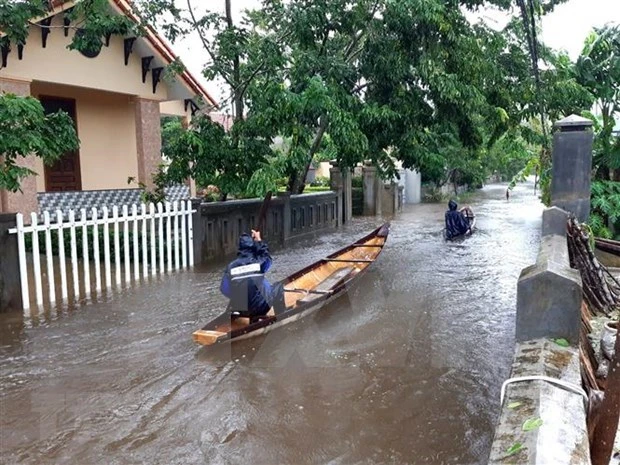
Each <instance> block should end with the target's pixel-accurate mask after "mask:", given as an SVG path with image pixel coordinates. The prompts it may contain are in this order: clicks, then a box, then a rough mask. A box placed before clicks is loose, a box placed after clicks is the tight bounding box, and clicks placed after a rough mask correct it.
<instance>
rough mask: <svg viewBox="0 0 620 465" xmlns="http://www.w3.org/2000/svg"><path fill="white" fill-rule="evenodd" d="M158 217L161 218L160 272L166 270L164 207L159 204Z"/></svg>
mask: <svg viewBox="0 0 620 465" xmlns="http://www.w3.org/2000/svg"><path fill="white" fill-rule="evenodd" d="M157 215H158V216H159V272H160V273H163V272H164V271H165V270H164V206H163V205H162V204H161V202H158V203H157Z"/></svg>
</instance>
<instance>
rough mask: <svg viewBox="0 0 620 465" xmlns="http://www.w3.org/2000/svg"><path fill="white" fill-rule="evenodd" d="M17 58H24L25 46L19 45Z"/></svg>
mask: <svg viewBox="0 0 620 465" xmlns="http://www.w3.org/2000/svg"><path fill="white" fill-rule="evenodd" d="M17 58H19V59H20V60H21V59H22V58H24V44H17Z"/></svg>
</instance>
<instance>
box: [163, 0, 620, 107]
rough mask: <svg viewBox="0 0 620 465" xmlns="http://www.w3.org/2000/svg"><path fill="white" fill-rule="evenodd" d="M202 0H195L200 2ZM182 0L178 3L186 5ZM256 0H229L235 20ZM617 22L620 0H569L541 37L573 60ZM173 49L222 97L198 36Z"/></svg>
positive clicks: (220, 4)
mask: <svg viewBox="0 0 620 465" xmlns="http://www.w3.org/2000/svg"><path fill="white" fill-rule="evenodd" d="M202 2H204V0H194V4H195V5H199V4H200V3H202ZM209 3H211V4H213V6H212V7H211V8H213V9H216V8H217V9H219V10H220V11H221V12H222V13H223V11H224V0H209ZM203 4H204V3H203ZM185 5H186V3H185V1H183V2H180V4H179V6H181V7H185ZM259 5H260V1H259V0H232V8H233V16H234V18H235V22H237V21H238V20H239V19H240V18H241V12H242V11H243V10H244V9H247V8H257V7H258V6H259ZM479 15H480V16H482V17H483V18H484V20H485V21H486V22H487V23H489V24H490V25H493V24H492V22H493V21H497V23H496V24H498V25H499V26H503V25H504V24H505V23H506V16H505V15H501V14H498V12H495V11H489V10H486V11H483V12H481V13H479ZM610 22H616V23H620V0H569V1H568V2H567V3H566V4H563V5H560V6H558V7H556V9H555V10H554V12H553V13H551V14H549V15H547V16H546V17H545V18H544V19H543V23H542V29H543V30H542V40H543V41H544V42H545V44H547V45H548V46H550V47H552V48H554V49H556V50H565V51H567V52H568V54H569V55H570V57H571V59H573V60H575V59H576V58H577V57H578V56H579V53H580V52H581V49H582V47H583V42H584V40H585V38H586V37H587V35H588V34H589V33H590V31H592V28H593V27H601V26H604V25H605V24H606V23H610ZM173 49H174V50H175V52H176V53H177V54H178V55H179V56H180V57H181V59H182V60H183V63H185V66H187V68H188V69H189V71H190V72H191V73H192V74H193V75H194V76H196V78H197V79H198V80H199V81H200V82H201V83H202V84H203V85H204V86H205V88H206V89H207V91H208V92H209V93H210V94H211V95H212V96H213V97H214V98H215V99H217V100H221V99H223V98H225V95H224V94H222V89H221V86H220V85H218V83H216V82H208V81H206V79H204V78H203V77H202V66H203V64H204V63H205V62H206V61H207V58H206V52H205V51H204V50H203V48H202V45H201V43H200V40H199V39H198V37H197V36H192V37H189V38H187V39H185V40H184V41H183V42H179V43H177V44H174V45H173Z"/></svg>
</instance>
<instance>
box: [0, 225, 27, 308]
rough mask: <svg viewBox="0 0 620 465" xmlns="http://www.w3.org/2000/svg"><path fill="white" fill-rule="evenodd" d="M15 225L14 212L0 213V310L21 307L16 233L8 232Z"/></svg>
mask: <svg viewBox="0 0 620 465" xmlns="http://www.w3.org/2000/svg"><path fill="white" fill-rule="evenodd" d="M16 225H17V223H16V222H15V214H13V213H3V214H0V312H3V311H5V310H9V309H13V310H21V308H22V294H21V284H20V277H19V256H18V254H17V234H9V229H11V228H14V227H15V226H16Z"/></svg>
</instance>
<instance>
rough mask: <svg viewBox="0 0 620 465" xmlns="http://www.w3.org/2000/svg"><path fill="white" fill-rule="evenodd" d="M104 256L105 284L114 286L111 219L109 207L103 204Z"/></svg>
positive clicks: (108, 286) (107, 286)
mask: <svg viewBox="0 0 620 465" xmlns="http://www.w3.org/2000/svg"><path fill="white" fill-rule="evenodd" d="M102 210H103V256H104V262H105V286H106V288H110V287H112V269H111V268H110V219H109V216H108V207H107V206H105V205H104V206H103V208H102Z"/></svg>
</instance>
